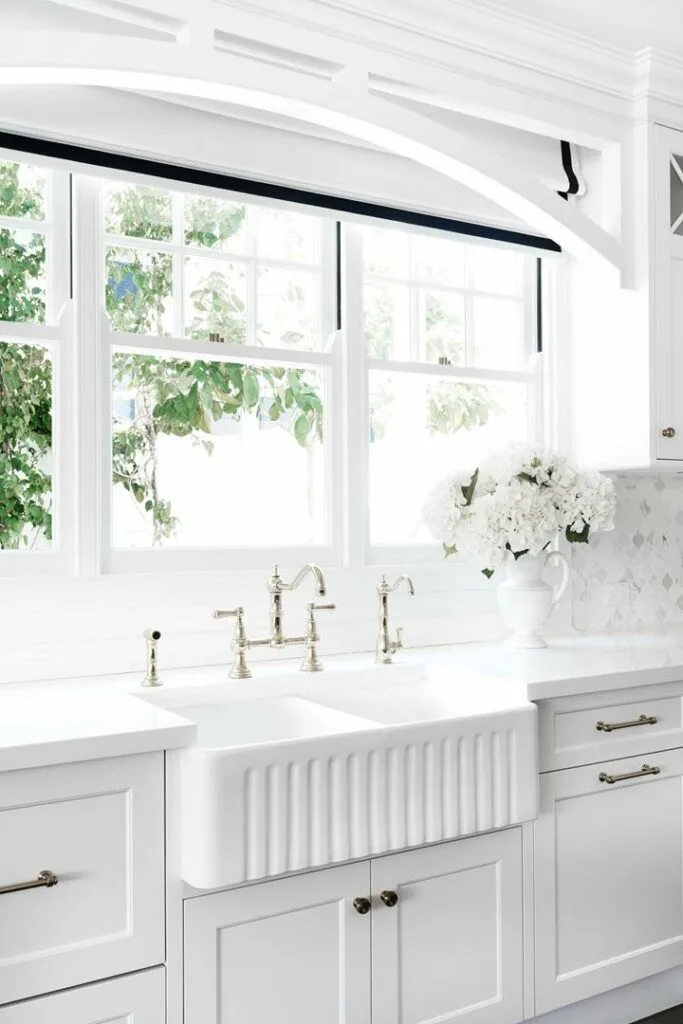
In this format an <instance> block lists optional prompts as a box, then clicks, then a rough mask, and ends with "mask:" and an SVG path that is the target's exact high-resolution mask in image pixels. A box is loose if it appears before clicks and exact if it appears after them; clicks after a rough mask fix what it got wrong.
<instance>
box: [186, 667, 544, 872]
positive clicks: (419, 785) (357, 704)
mask: <svg viewBox="0 0 683 1024" xmlns="http://www.w3.org/2000/svg"><path fill="white" fill-rule="evenodd" d="M405 668H406V666H403V669H404V671H403V676H404V677H405V676H406V675H407V676H408V678H407V679H406V680H405V681H403V682H398V683H395V682H392V683H391V684H389V685H387V681H386V680H387V672H389V673H390V672H391V669H389V670H387V669H381V670H378V669H367V670H359V672H354V673H351V672H347V674H346V676H347V682H348V683H350V684H351V685H348V686H346V687H345V686H344V685H342V680H341V679H338V680H337V685H336V686H335V685H331V686H330V685H329V683H328V680H326V683H325V685H321V686H320V688H319V690H318V691H315V697H311V696H310V693H309V694H307V695H306V696H302V695H299V694H297V693H296V692H292V693H291V694H285V695H283V696H272V697H255V698H253V699H249V700H235V699H230V697H229V684H226V686H225V687H224V688H222V689H217V688H216V687H210V688H202V689H199V688H197V689H196V690H195V691H193V693H192V696H191V697H189V698H188V697H187V696H185V697H184V698H181V699H185V700H186V701H187V702H186V703H178V699H179V697H180V695H179V694H178V695H176V696H175V699H174V700H173V702H172V704H171V706H172V707H173V710H174V711H175V712H176V713H177V714H179V715H181V716H182V717H183V718H186V719H189V720H190V721H192V722H194V723H195V724H196V725H197V743H196V745H195V746H194V747H190V748H188V749H187V750H185V751H184V752H183V754H182V769H181V773H182V874H183V878H184V880H185V881H186V882H187V883H188V884H189V885H191V886H193V887H196V888H200V889H211V888H219V887H223V886H227V885H234V884H238V883H240V882H245V881H248V880H252V879H258V878H265V877H269V876H273V875H280V874H283V873H285V872H289V871H299V870H303V869H307V868H313V867H319V866H323V865H326V864H334V863H339V862H342V861H347V860H351V859H355V858H361V857H368V856H373V855H376V854H380V853H384V852H388V851H391V850H399V849H404V848H406V847H411V846H421V845H423V844H425V843H433V842H438V841H440V840H445V839H452V838H456V837H458V836H463V835H469V834H472V833H475V832H483V831H488V830H490V829H495V828H502V827H505V826H507V825H512V824H515V823H519V822H522V821H527V820H531V819H532V818H534V817H535V816H536V813H537V737H536V733H537V730H536V718H535V714H536V712H535V707H534V706H533V705H531V704H529V703H528V702H527V701H526V700H525V699H520V698H519V697H518V696H515V695H513V694H512V693H511V692H510V689H509V687H508V688H507V689H506V688H505V686H504V685H500V684H498V685H495V684H492V683H490V682H489V681H486V680H475V679H472V680H458V681H457V683H455V682H453V681H451V680H449V678H448V677H447V676H446V675H444V674H443V673H442V674H440V675H435V674H434V673H429V672H426V671H425V670H424V668H422V667H420V666H414V667H413V668H412V669H411V671H409V672H408V673H406V671H405ZM339 675H340V676H341V673H340V674H339ZM380 680H381V681H380ZM332 683H334V680H332ZM293 689H294V686H293ZM187 693H188V691H185V694H186V695H187ZM221 698H222V699H221Z"/></svg>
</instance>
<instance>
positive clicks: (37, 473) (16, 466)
mask: <svg viewBox="0 0 683 1024" xmlns="http://www.w3.org/2000/svg"><path fill="white" fill-rule="evenodd" d="M42 204H43V198H42V195H41V194H40V190H39V189H38V188H36V187H32V186H21V184H20V180H19V165H18V164H14V163H0V210H1V212H2V215H3V216H6V217H28V218H33V219H39V218H40V217H41V216H42ZM44 268H45V238H44V236H43V235H41V234H38V233H33V232H27V233H24V232H23V231H22V232H15V231H12V230H10V229H9V228H2V229H0V320H13V321H18V322H32V323H43V322H44V320H45V291H44V288H43V285H42V283H41V279H42V276H43V272H44ZM51 445H52V367H51V363H50V359H49V356H48V354H47V353H46V352H45V350H44V349H42V348H40V347H38V346H34V345H16V344H11V343H9V342H4V341H2V342H0V549H10V550H12V549H17V548H22V547H29V548H30V547H32V546H33V545H34V544H35V543H36V542H37V541H38V539H39V538H40V537H41V536H42V537H44V538H46V539H48V540H49V539H50V538H51V536H52V513H51V506H52V481H51V478H50V474H49V473H48V472H47V471H46V469H45V464H46V461H47V458H48V456H49V452H50V448H51Z"/></svg>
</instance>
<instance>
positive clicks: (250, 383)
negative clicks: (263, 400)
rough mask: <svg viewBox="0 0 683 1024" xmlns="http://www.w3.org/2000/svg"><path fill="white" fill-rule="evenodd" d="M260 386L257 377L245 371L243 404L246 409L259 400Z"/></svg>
mask: <svg viewBox="0 0 683 1024" xmlns="http://www.w3.org/2000/svg"><path fill="white" fill-rule="evenodd" d="M260 391H261V389H260V387H259V382H258V378H257V377H256V376H255V375H254V374H253V373H247V374H245V377H244V404H245V405H246V407H247V408H248V409H251V408H253V406H255V405H256V403H257V402H258V400H259V395H260Z"/></svg>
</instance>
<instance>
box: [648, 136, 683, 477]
mask: <svg viewBox="0 0 683 1024" xmlns="http://www.w3.org/2000/svg"><path fill="white" fill-rule="evenodd" d="M653 174H654V195H655V204H654V206H655V208H654V223H655V231H654V237H655V243H654V260H653V265H652V268H651V272H652V274H653V279H654V286H653V299H654V308H653V324H654V340H655V350H654V351H655V369H656V380H657V389H656V408H657V430H656V435H657V441H656V454H657V459H658V460H660V459H661V460H676V461H677V462H680V461H681V460H682V459H683V133H682V132H677V131H674V130H672V129H670V128H664V127H661V126H657V127H656V128H655V130H654V169H653Z"/></svg>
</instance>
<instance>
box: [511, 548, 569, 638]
mask: <svg viewBox="0 0 683 1024" xmlns="http://www.w3.org/2000/svg"><path fill="white" fill-rule="evenodd" d="M553 558H555V559H557V560H558V561H559V562H560V565H561V566H562V580H561V582H560V583H559V585H558V586H557V587H555V588H553V587H551V586H550V585H549V584H548V583H546V582H545V580H544V579H543V570H544V569H545V567H546V565H547V564H548V562H549V561H550V560H551V559H553ZM568 583H569V562H568V561H567V559H566V558H565V556H564V555H563V554H562V552H561V551H548V552H546V553H541V554H540V555H522V556H521V558H518V559H517V560H516V561H515V560H513V559H512V557H511V558H510V561H509V563H508V565H507V570H506V576H505V579H504V580H503V582H502V583H501V584H500V585H499V587H498V607H499V609H500V614H501V618H502V620H503V622H504V623H505V625H506V626H507V627H508V629H511V630H512V635H511V636H509V637H508V638H507V640H506V641H505V645H506V647H517V648H526V649H533V648H536V647H547V644H546V642H545V640H544V639H543V637H541V636H539V635H538V630H539V629H541V628H542V627H543V626H544V625H545V623H546V622H547V621H548V619H549V618H550V613H551V611H552V610H553V608H554V607H555V605H556V604H557V602H558V601H559V600H560V598H561V597H562V595H563V594H564V592H565V590H566V589H567V584H568Z"/></svg>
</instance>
